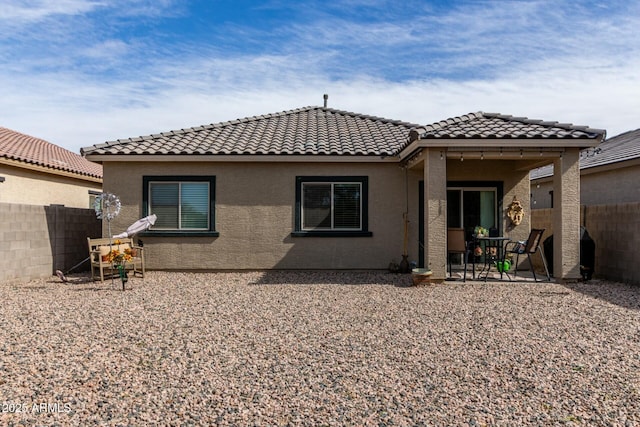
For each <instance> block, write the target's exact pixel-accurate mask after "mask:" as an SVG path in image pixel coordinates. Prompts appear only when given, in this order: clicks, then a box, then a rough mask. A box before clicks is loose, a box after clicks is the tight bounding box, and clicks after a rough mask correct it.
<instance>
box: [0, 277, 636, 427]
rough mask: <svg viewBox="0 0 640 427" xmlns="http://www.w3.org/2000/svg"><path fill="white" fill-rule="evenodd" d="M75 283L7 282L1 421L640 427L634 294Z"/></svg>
mask: <svg viewBox="0 0 640 427" xmlns="http://www.w3.org/2000/svg"><path fill="white" fill-rule="evenodd" d="M70 279H71V281H70V283H69V284H63V283H60V281H59V280H57V278H55V277H53V278H50V279H44V280H38V281H31V282H28V283H17V284H0V289H1V291H2V294H3V295H4V301H3V304H2V305H1V306H0V343H1V344H0V395H2V396H3V402H1V403H2V405H3V410H2V412H0V423H2V424H5V425H18V424H20V425H36V424H37V425H42V424H60V425H68V424H74V425H78V424H80V425H89V424H98V423H99V424H100V425H142V424H149V423H151V424H153V423H162V424H167V425H168V424H171V425H178V424H180V425H212V424H217V425H249V424H250V425H254V424H255V425H267V424H269V425H319V424H322V425H451V424H469V425H482V424H490V425H527V424H529V425H541V424H546V425H549V424H561V423H567V424H569V425H571V424H589V425H625V423H627V424H636V423H640V357H639V356H638V355H639V354H640V329H639V327H640V326H639V324H638V314H639V312H640V289H639V288H637V287H630V286H626V285H622V284H616V283H605V282H600V281H595V280H594V281H592V282H589V283H585V284H583V283H578V284H572V285H560V284H556V283H531V282H526V281H518V282H512V283H509V282H488V283H485V282H479V281H468V282H467V283H462V282H446V283H445V284H440V285H433V286H425V287H409V286H408V285H409V284H410V283H411V278H410V277H409V276H408V275H394V274H389V273H383V272H370V273H367V272H361V273H356V272H275V271H272V272H236V273H169V272H158V271H151V272H147V277H146V278H145V279H144V281H143V280H142V279H139V278H134V279H131V280H130V281H129V288H128V289H127V290H126V291H125V292H122V291H121V290H119V289H120V287H119V286H118V284H117V283H116V286H115V287H112V286H111V284H110V283H109V282H105V283H104V284H101V283H99V282H95V283H94V282H90V281H88V280H87V278H86V276H73V275H72V276H71V277H70ZM42 404H44V407H43V406H42ZM17 405H22V406H19V408H20V409H22V411H17V410H16V408H18V406H17ZM47 405H48V406H47ZM42 408H44V409H47V410H44V411H43V410H39V409H42ZM55 409H58V410H55Z"/></svg>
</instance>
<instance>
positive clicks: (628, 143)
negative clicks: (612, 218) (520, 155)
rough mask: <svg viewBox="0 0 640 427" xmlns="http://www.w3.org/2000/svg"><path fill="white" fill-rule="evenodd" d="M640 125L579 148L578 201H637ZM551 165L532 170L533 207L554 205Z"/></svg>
mask: <svg viewBox="0 0 640 427" xmlns="http://www.w3.org/2000/svg"><path fill="white" fill-rule="evenodd" d="M639 181H640V129H636V130H632V131H628V132H624V133H622V134H620V135H617V136H614V137H612V138H609V139H607V140H606V141H604V142H603V143H602V144H600V145H599V146H598V147H597V148H595V149H593V148H588V149H585V150H583V151H582V152H580V202H581V203H582V204H583V205H585V206H592V205H607V204H618V203H632V202H640V185H638V182H639ZM552 182H553V165H548V166H545V167H542V168H539V169H535V170H533V171H531V201H532V204H533V208H534V209H544V208H551V207H553V188H552V187H553V185H552Z"/></svg>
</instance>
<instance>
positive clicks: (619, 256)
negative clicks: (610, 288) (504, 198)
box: [531, 202, 640, 285]
mask: <svg viewBox="0 0 640 427" xmlns="http://www.w3.org/2000/svg"><path fill="white" fill-rule="evenodd" d="M552 214H553V209H534V210H533V211H532V212H531V227H532V228H544V229H545V232H544V236H543V240H545V239H546V238H547V237H549V236H551V235H552V234H553V221H552ZM580 224H581V225H582V226H584V227H585V228H586V229H587V232H588V233H589V235H590V236H591V238H592V239H593V240H594V242H595V245H596V251H595V255H596V257H595V258H596V259H595V269H594V277H595V278H599V279H606V280H612V281H616V282H622V283H630V284H634V285H640V268H639V266H640V247H639V246H638V243H637V242H639V241H640V203H637V202H636V203H623V204H616V205H590V206H584V205H583V206H581V208H580ZM547 258H548V256H547ZM534 264H535V265H538V263H537V261H534ZM536 271H538V269H536Z"/></svg>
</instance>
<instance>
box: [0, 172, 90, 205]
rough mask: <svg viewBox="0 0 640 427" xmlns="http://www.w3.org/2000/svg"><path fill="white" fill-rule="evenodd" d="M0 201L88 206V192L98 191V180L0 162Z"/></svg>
mask: <svg viewBox="0 0 640 427" xmlns="http://www.w3.org/2000/svg"><path fill="white" fill-rule="evenodd" d="M0 176H2V177H4V182H0V203H18V204H28V205H40V206H43V205H50V204H61V205H65V206H67V207H73V208H89V207H90V206H89V200H90V197H89V192H90V191H93V192H101V191H102V189H101V188H102V186H101V184H100V183H98V182H96V183H93V184H92V183H90V182H88V181H84V180H80V179H76V178H71V177H66V176H62V175H57V174H54V173H44V172H40V171H36V170H30V169H24V168H18V167H13V166H9V165H4V164H0Z"/></svg>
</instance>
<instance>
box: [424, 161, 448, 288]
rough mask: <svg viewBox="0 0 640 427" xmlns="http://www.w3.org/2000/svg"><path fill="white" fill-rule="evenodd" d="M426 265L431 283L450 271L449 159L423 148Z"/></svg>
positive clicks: (441, 278) (441, 279) (442, 279)
mask: <svg viewBox="0 0 640 427" xmlns="http://www.w3.org/2000/svg"><path fill="white" fill-rule="evenodd" d="M423 153H424V212H425V214H424V245H425V248H424V249H425V250H424V257H425V260H424V265H425V267H427V268H430V269H431V271H432V272H433V274H432V276H431V281H432V282H442V281H444V279H445V277H446V274H447V161H446V160H444V159H442V158H441V157H440V154H439V151H437V150H429V149H426V150H424V152H423Z"/></svg>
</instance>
